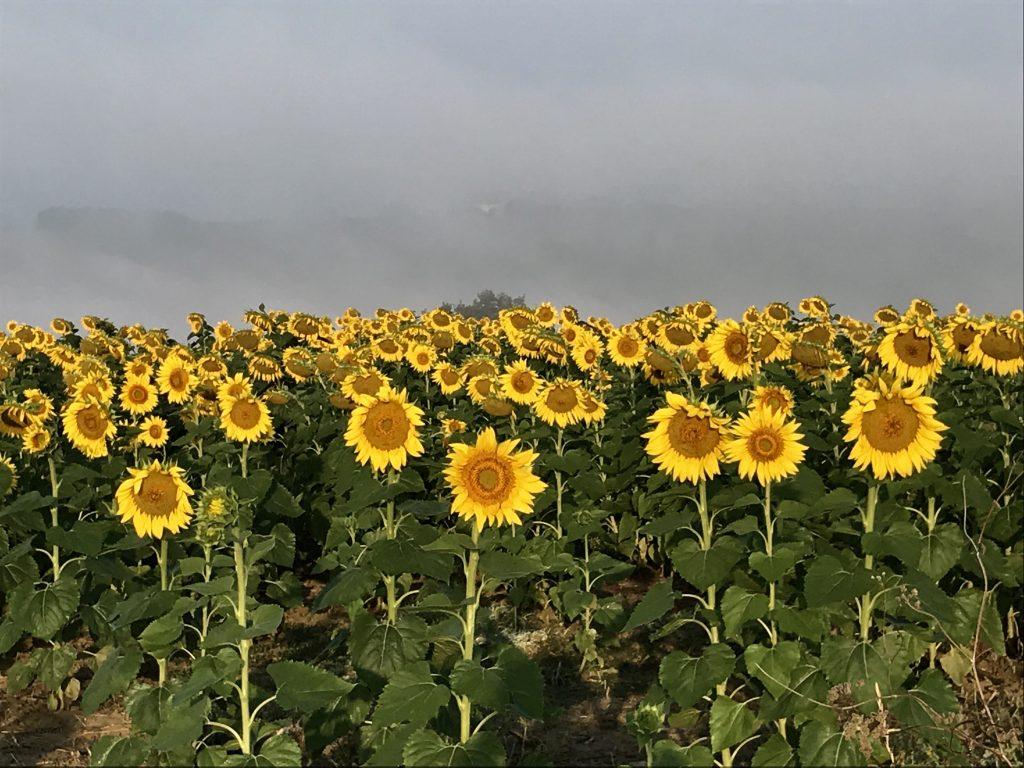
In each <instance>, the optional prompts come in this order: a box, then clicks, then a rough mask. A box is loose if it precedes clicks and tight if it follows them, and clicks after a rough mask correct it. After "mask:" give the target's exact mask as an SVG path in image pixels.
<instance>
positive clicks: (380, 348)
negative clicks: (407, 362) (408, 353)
mask: <svg viewBox="0 0 1024 768" xmlns="http://www.w3.org/2000/svg"><path fill="white" fill-rule="evenodd" d="M373 355H374V357H377V358H379V359H381V360H385V361H387V362H389V363H395V362H398V361H399V360H401V359H402V357H403V356H404V355H405V347H404V346H403V344H402V342H401V341H400V340H399V339H394V338H391V337H390V336H386V337H384V338H383V339H378V340H377V341H375V342H374V343H373Z"/></svg>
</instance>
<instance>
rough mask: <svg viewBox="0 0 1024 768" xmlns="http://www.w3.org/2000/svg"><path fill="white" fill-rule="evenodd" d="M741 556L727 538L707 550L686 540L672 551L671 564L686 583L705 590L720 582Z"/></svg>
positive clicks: (721, 539)
mask: <svg viewBox="0 0 1024 768" xmlns="http://www.w3.org/2000/svg"><path fill="white" fill-rule="evenodd" d="M742 556H743V555H742V553H741V552H740V550H739V549H738V548H737V547H736V546H735V545H734V544H733V540H732V539H731V538H728V537H722V538H720V539H719V540H718V541H716V542H715V543H714V544H713V545H712V547H711V548H710V549H707V550H704V549H701V548H700V545H699V544H698V543H697V542H696V541H694V540H693V539H686V540H685V541H683V542H682V543H681V544H680V545H679V546H677V547H676V548H675V549H674V550H673V551H672V563H673V565H675V567H676V571H677V572H678V573H679V575H680V576H682V577H683V578H684V579H685V580H686V581H687V582H689V583H690V584H692V585H693V586H695V587H697V588H698V589H702V590H706V589H707V588H708V587H710V586H711V585H712V584H718V583H719V582H721V581H722V579H724V578H725V577H726V576H727V575H728V574H729V572H730V571H731V570H732V568H733V566H734V565H736V563H738V562H739V561H740V558H741V557H742Z"/></svg>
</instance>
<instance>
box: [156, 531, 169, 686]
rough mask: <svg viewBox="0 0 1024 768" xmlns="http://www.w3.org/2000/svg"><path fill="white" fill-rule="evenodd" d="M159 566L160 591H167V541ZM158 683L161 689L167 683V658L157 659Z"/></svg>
mask: <svg viewBox="0 0 1024 768" xmlns="http://www.w3.org/2000/svg"><path fill="white" fill-rule="evenodd" d="M156 559H157V564H158V565H159V567H160V591H161V592H166V591H167V539H166V538H162V539H160V552H159V554H158V555H157V558H156ZM156 666H157V682H158V683H159V684H160V687H163V686H164V685H165V684H166V683H167V658H166V657H165V658H162V659H157V660H156Z"/></svg>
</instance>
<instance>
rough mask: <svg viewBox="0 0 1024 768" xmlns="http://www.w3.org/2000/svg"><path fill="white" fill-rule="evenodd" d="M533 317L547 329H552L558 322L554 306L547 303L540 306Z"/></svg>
mask: <svg viewBox="0 0 1024 768" xmlns="http://www.w3.org/2000/svg"><path fill="white" fill-rule="evenodd" d="M533 316H534V317H535V318H537V322H538V323H540V324H541V325H543V326H544V327H545V328H550V327H551V326H553V325H554V324H555V323H557V322H558V313H557V312H556V311H555V308H554V306H553V305H552V304H551V303H550V302H547V301H545V302H544V303H543V304H540V305H539V306H538V307H537V309H535V310H534V311H533Z"/></svg>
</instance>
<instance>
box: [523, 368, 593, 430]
mask: <svg viewBox="0 0 1024 768" xmlns="http://www.w3.org/2000/svg"><path fill="white" fill-rule="evenodd" d="M531 405H532V407H533V410H534V411H535V412H536V414H537V415H538V416H539V417H540V418H541V420H542V421H544V423H546V424H550V425H551V426H557V427H558V428H559V429H563V428H565V427H567V426H569V425H570V424H576V423H578V422H579V421H580V420H581V419H582V418H583V414H584V413H585V410H584V407H583V393H582V390H581V387H580V383H579V382H578V381H572V380H569V379H555V380H554V381H552V382H550V383H548V384H545V385H544V386H543V387H542V388H541V390H540V392H539V393H538V394H537V398H536V399H535V400H534V401H533V403H532V404H531Z"/></svg>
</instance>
